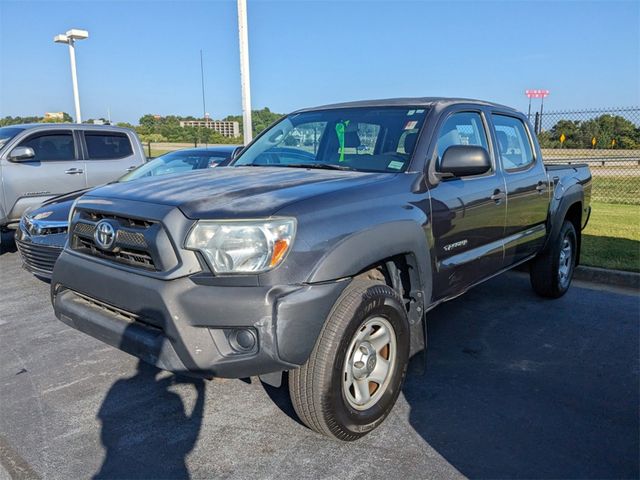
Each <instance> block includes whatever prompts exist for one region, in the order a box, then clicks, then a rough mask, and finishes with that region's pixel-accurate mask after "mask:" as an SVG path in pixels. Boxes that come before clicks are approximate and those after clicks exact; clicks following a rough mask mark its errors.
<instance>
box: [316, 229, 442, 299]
mask: <svg viewBox="0 0 640 480" xmlns="http://www.w3.org/2000/svg"><path fill="white" fill-rule="evenodd" d="M426 238H427V237H426V235H425V232H424V230H423V228H422V225H420V224H418V223H417V222H415V221H414V220H400V221H394V222H389V223H384V224H380V225H375V226H372V227H370V228H368V229H366V230H363V231H359V232H356V233H354V234H352V235H350V236H348V237H346V238H344V239H342V240H341V241H340V242H339V243H338V244H337V245H336V246H335V247H334V248H332V249H331V250H329V251H328V252H326V254H325V255H324V256H323V257H322V258H321V259H320V260H319V261H318V262H317V264H316V265H315V267H314V268H313V270H312V271H311V273H310V275H309V277H308V279H307V281H308V282H309V283H320V282H327V281H331V280H336V279H339V278H344V277H350V276H353V275H356V274H357V273H359V272H361V271H363V270H364V269H365V268H367V267H368V266H370V265H373V264H375V263H378V262H380V260H383V259H386V258H389V257H393V256H396V255H406V254H410V255H413V257H414V259H415V265H416V266H417V270H418V278H419V281H420V288H421V290H422V291H423V294H424V296H425V297H424V298H426V299H429V298H431V281H430V275H429V270H430V265H431V260H430V253H429V248H428V245H427V240H426Z"/></svg>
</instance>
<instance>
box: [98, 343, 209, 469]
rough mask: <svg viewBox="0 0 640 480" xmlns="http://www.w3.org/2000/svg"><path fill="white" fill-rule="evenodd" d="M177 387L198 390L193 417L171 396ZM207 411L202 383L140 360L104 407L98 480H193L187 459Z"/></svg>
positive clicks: (120, 382)
mask: <svg viewBox="0 0 640 480" xmlns="http://www.w3.org/2000/svg"><path fill="white" fill-rule="evenodd" d="M158 353H159V352H156V354H158ZM159 376H160V378H158V377H159ZM179 384H187V385H193V387H194V388H195V391H196V399H195V402H194V406H193V408H192V410H191V413H190V414H189V413H188V412H187V408H186V406H185V405H184V404H183V401H182V398H181V396H180V395H178V394H177V393H175V392H174V391H171V388H172V387H174V386H176V385H179ZM204 405H205V384H204V380H202V379H198V378H189V377H181V376H177V375H168V374H167V373H166V372H163V371H162V370H160V369H158V368H156V367H154V366H151V365H149V364H146V363H144V362H143V361H142V360H139V361H138V369H137V372H136V374H135V375H134V376H132V377H130V378H125V379H122V380H118V381H116V382H115V383H114V384H113V385H112V386H111V388H110V389H109V392H108V393H107V395H106V397H105V399H104V401H103V402H102V405H101V406H100V410H99V412H98V415H97V417H98V419H99V420H100V422H101V424H102V429H101V432H100V438H101V441H102V444H103V445H104V447H105V450H106V456H105V459H104V463H103V464H102V467H101V468H100V470H99V471H98V473H97V474H96V475H95V477H94V478H105V479H106V478H189V470H188V469H187V466H186V463H185V459H186V456H187V454H188V453H189V452H190V451H191V450H192V449H193V447H194V446H195V444H196V441H197V439H198V435H199V433H200V428H201V425H202V418H203V412H204Z"/></svg>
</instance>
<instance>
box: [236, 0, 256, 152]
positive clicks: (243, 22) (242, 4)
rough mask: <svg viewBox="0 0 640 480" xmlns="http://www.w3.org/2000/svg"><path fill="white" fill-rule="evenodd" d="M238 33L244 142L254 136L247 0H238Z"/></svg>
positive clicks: (246, 142)
mask: <svg viewBox="0 0 640 480" xmlns="http://www.w3.org/2000/svg"><path fill="white" fill-rule="evenodd" d="M238 34H239V37H240V86H241V88H242V129H243V130H244V144H245V145H247V144H248V143H249V142H251V139H252V138H253V126H252V123H251V81H250V78H249V32H248V29H247V0H238Z"/></svg>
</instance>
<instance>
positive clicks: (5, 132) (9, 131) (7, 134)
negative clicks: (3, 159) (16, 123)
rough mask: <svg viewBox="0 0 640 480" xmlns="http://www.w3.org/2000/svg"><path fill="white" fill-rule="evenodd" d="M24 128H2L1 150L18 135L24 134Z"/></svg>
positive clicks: (0, 134) (0, 135)
mask: <svg viewBox="0 0 640 480" xmlns="http://www.w3.org/2000/svg"><path fill="white" fill-rule="evenodd" d="M23 130H24V128H19V127H2V128H0V148H2V147H4V146H5V144H6V143H7V142H8V141H9V140H11V139H12V138H13V137H15V136H16V135H17V134H19V133H20V132H22V131H23Z"/></svg>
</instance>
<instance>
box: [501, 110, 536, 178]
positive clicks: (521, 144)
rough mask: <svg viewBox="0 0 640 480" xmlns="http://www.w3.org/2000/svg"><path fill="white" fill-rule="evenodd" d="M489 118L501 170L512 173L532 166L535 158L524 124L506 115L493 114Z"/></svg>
mask: <svg viewBox="0 0 640 480" xmlns="http://www.w3.org/2000/svg"><path fill="white" fill-rule="evenodd" d="M491 117H492V119H493V127H494V129H495V132H496V143H497V144H498V153H499V156H500V162H501V163H502V168H504V169H505V171H507V172H510V171H511V172H513V171H518V170H521V169H526V168H528V167H530V166H531V165H533V163H534V161H535V157H534V156H533V149H532V147H531V139H530V138H529V135H528V133H527V130H526V129H525V126H524V123H523V122H522V121H521V120H520V119H518V118H516V117H511V116H508V115H501V114H497V113H494V114H492V115H491Z"/></svg>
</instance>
